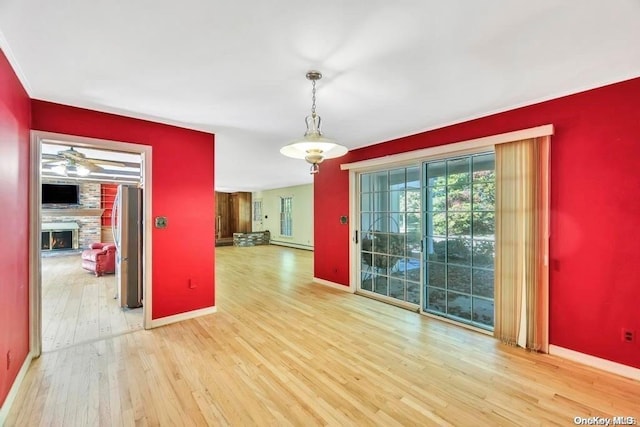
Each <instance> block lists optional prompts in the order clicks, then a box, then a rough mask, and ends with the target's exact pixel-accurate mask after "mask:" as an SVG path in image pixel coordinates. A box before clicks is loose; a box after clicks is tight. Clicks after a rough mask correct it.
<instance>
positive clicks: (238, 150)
mask: <svg viewBox="0 0 640 427" xmlns="http://www.w3.org/2000/svg"><path fill="white" fill-rule="evenodd" d="M639 46H640V1H639V0H608V1H602V0H538V1H524V0H484V1H474V0H448V1H430V0H396V1H393V2H390V1H382V0H368V1H364V0H351V1H346V0H325V1H323V2H318V3H316V4H314V3H311V2H301V1H296V0H275V1H257V0H245V1H221V0H183V1H168V0H135V1H123V0H115V1H114V0H108V1H107V0H92V1H84V2H83V1H46V0H40V1H38V0H0V47H2V49H3V50H4V51H5V53H6V54H7V56H8V57H9V60H10V61H11V63H12V65H13V66H14V68H15V69H16V72H17V73H18V75H19V77H20V79H21V80H22V82H23V84H24V85H25V87H26V89H27V92H28V93H29V95H30V96H31V97H32V98H35V99H43V100H47V101H53V102H59V103H63V104H69V105H74V106H80V107H86V108H91V109H95V110H99V111H107V112H113V113H119V114H123V115H127V116H133V117H140V118H145V119H151V120H155V121H161V122H165V123H171V124H176V125H180V126H185V127H188V128H194V129H199V130H204V131H208V132H212V133H215V134H216V189H218V190H220V191H253V190H259V189H269V188H278V187H283V186H288V185H295V184H302V183H309V182H311V176H310V175H309V174H308V167H307V165H306V163H305V162H304V161H302V160H294V159H288V158H285V157H283V156H282V155H281V154H280V153H279V148H280V147H281V146H283V145H285V144H287V143H288V142H290V140H292V139H293V138H295V137H297V136H300V135H302V134H303V133H304V130H305V126H304V116H305V115H306V114H307V113H308V112H309V109H310V104H311V93H310V92H311V85H310V83H309V81H307V80H306V79H305V73H306V72H307V71H308V70H310V69H317V70H320V71H321V72H322V73H323V74H324V78H323V79H322V80H321V81H320V82H319V83H318V103H317V106H318V113H319V114H320V115H321V116H322V119H323V128H324V132H325V134H326V135H327V136H329V137H333V138H335V139H337V140H338V141H339V142H341V143H342V144H344V145H346V146H348V147H349V148H355V147H362V146H366V145H370V144H374V143H377V142H381V141H385V140H389V139H392V138H396V137H400V136H405V135H409V134H413V133H416V132H419V131H423V130H427V129H433V128H437V127H440V126H443V125H447V124H451V123H456V122H460V121H463V120H467V119H470V118H475V117H479V116H483V115H487V114H490V113H493V112H498V111H503V110H507V109H510V108H513V107H516V106H521V105H527V104H531V103H534V102H538V101H542V100H546V99H550V98H554V97H557V96H561V95H565V94H570V93H574V92H578V91H581V90H585V89H589V88H593V87H597V86H601V85H604V84H607V83H612V82H616V81H621V80H625V79H628V78H632V77H637V76H640V48H639ZM176 143H177V144H179V142H176ZM320 173H322V168H321V172H320Z"/></svg>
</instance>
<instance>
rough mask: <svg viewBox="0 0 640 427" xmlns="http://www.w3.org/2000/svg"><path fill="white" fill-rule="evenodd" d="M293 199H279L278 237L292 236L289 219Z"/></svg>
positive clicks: (291, 225) (291, 226) (291, 223)
mask: <svg viewBox="0 0 640 427" xmlns="http://www.w3.org/2000/svg"><path fill="white" fill-rule="evenodd" d="M292 205H293V197H280V235H281V236H287V237H291V236H293V221H292V218H291V213H292V211H293V210H292Z"/></svg>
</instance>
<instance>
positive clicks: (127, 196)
mask: <svg viewBox="0 0 640 427" xmlns="http://www.w3.org/2000/svg"><path fill="white" fill-rule="evenodd" d="M111 221H112V222H111V228H112V231H113V239H114V241H115V244H116V247H117V250H116V298H118V302H119V304H120V306H121V307H123V308H136V307H141V306H142V299H143V289H142V284H143V281H142V189H141V188H138V187H137V186H135V185H118V191H117V193H116V198H115V201H114V204H113V212H112V215H111Z"/></svg>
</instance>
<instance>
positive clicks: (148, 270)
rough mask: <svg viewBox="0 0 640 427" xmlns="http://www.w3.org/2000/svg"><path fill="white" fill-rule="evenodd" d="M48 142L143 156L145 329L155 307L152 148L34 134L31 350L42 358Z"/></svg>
mask: <svg viewBox="0 0 640 427" xmlns="http://www.w3.org/2000/svg"><path fill="white" fill-rule="evenodd" d="M44 140H48V141H56V142H60V143H62V144H65V143H67V144H70V145H73V146H77V147H89V148H96V149H103V150H111V151H120V152H126V153H132V154H139V155H140V156H141V160H142V163H141V174H142V187H143V188H144V191H143V199H144V219H143V221H144V224H143V231H142V232H143V247H142V258H143V261H142V262H143V264H142V268H143V280H144V285H143V286H144V295H143V297H144V306H143V312H144V316H143V323H142V324H143V327H144V328H145V329H149V328H151V327H152V321H151V313H152V304H153V289H152V282H151V277H152V271H153V270H152V265H151V260H152V256H151V252H152V251H151V249H152V241H151V239H152V230H153V228H152V227H153V226H152V224H153V219H152V215H151V213H152V205H151V200H152V188H153V186H152V183H151V170H152V169H151V160H152V155H151V154H152V147H151V146H149V145H142V144H133V143H129V142H120V141H111V140H106V139H97V138H87V137H82V136H76V135H66V134H60V133H53V132H43V131H31V147H30V148H31V159H30V171H29V172H30V175H29V176H30V178H31V180H30V181H31V182H30V188H29V332H30V334H29V337H30V338H29V347H30V351H31V354H33V355H34V356H35V357H38V356H39V355H40V353H41V352H42V288H41V287H42V280H41V279H42V278H41V268H42V266H41V262H40V234H41V230H40V228H41V225H40V216H41V213H42V208H41V206H40V197H41V194H40V193H41V182H42V179H41V173H40V156H41V151H42V142H43V141H44Z"/></svg>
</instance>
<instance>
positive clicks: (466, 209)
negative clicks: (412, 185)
mask: <svg viewBox="0 0 640 427" xmlns="http://www.w3.org/2000/svg"><path fill="white" fill-rule="evenodd" d="M423 173H424V177H425V184H424V188H423V191H424V193H423V194H424V199H425V203H424V205H425V206H424V218H425V258H426V259H425V263H426V265H425V269H424V271H425V280H424V283H425V298H424V301H423V307H424V310H425V311H427V312H430V313H434V314H437V315H441V316H444V317H448V318H451V319H453V320H456V321H459V322H463V323H468V324H473V325H475V326H479V327H481V328H484V329H489V330H492V329H493V325H494V319H493V316H494V308H493V305H494V292H493V277H494V256H495V155H494V153H484V154H478V155H472V156H465V157H456V158H452V159H447V160H440V161H433V162H427V163H425V164H424V171H423Z"/></svg>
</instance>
